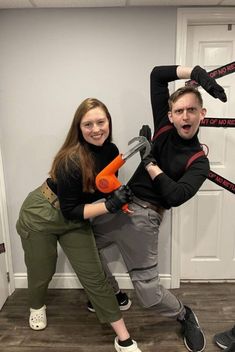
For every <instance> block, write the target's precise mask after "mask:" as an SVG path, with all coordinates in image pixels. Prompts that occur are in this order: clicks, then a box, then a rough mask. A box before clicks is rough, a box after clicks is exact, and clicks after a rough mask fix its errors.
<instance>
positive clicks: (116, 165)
mask: <svg viewBox="0 0 235 352" xmlns="http://www.w3.org/2000/svg"><path fill="white" fill-rule="evenodd" d="M136 141H137V144H136V145H135V146H134V147H132V148H131V149H130V150H129V151H128V152H126V153H125V154H119V155H118V156H117V157H116V158H115V159H114V160H113V161H111V163H110V164H108V165H107V166H106V167H105V168H104V169H103V170H102V171H101V172H100V173H99V174H98V175H97V176H96V180H95V183H96V187H97V188H98V190H99V191H101V192H103V193H111V192H113V191H115V189H117V188H119V187H120V186H121V182H120V181H119V180H118V178H117V177H116V175H115V174H116V172H117V171H118V170H119V169H120V167H122V165H123V164H124V163H125V162H126V160H127V159H129V158H130V157H132V156H133V155H134V154H135V153H137V152H138V151H140V150H144V149H145V152H144V156H143V157H145V156H147V155H148V154H149V153H150V150H151V147H150V143H149V141H148V140H147V138H146V137H144V136H139V137H134V138H132V139H131V140H130V141H129V142H128V145H130V144H132V143H134V142H136ZM123 210H124V211H128V208H127V205H124V206H123Z"/></svg>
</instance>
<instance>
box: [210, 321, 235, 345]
mask: <svg viewBox="0 0 235 352" xmlns="http://www.w3.org/2000/svg"><path fill="white" fill-rule="evenodd" d="M214 342H215V343H216V344H217V345H218V346H219V347H221V348H227V347H230V345H231V344H232V343H233V342H234V343H235V325H234V327H233V328H232V329H231V330H227V331H224V332H221V333H219V334H216V335H215V336H214Z"/></svg>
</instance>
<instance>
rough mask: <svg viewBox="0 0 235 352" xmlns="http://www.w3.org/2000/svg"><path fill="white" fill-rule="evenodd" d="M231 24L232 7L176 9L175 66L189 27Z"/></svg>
mask: <svg viewBox="0 0 235 352" xmlns="http://www.w3.org/2000/svg"><path fill="white" fill-rule="evenodd" d="M193 24H195V25H196V24H198V25H207V24H233V25H235V8H234V7H210V8H209V7H203V8H179V9H177V37H176V64H177V65H186V50H187V29H188V26H189V25H193ZM225 64H226V63H225ZM180 216H181V213H180V207H179V208H173V210H172V244H171V288H179V287H180V276H181V268H180V262H181V237H180Z"/></svg>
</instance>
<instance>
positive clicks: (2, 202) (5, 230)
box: [0, 149, 15, 296]
mask: <svg viewBox="0 0 235 352" xmlns="http://www.w3.org/2000/svg"><path fill="white" fill-rule="evenodd" d="M0 211H1V217H0V226H1V230H2V235H3V241H4V244H5V250H6V252H5V262H6V269H7V272H8V273H9V283H8V295H9V296H10V295H11V294H12V293H13V292H14V290H15V283H14V274H13V265H12V255H11V243H10V232H9V220H8V214H7V200H6V188H5V181H4V172H3V162H2V152H1V149H0Z"/></svg>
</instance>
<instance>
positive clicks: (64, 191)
mask: <svg viewBox="0 0 235 352" xmlns="http://www.w3.org/2000/svg"><path fill="white" fill-rule="evenodd" d="M87 145H88V146H89V149H90V151H91V153H92V156H93V158H94V161H95V171H96V175H97V174H98V173H99V172H100V171H101V170H103V169H104V168H105V166H107V165H108V164H109V163H110V162H111V161H112V160H113V159H114V158H115V157H116V156H117V155H118V154H119V152H118V148H117V146H116V145H115V144H113V143H110V142H105V143H104V144H103V146H95V145H92V144H88V143H87ZM47 184H48V186H49V187H50V188H51V189H52V191H53V192H54V193H55V194H56V195H57V196H58V199H59V202H60V209H61V211H62V214H63V216H64V217H65V218H66V219H68V220H82V219H84V215H83V212H84V206H85V204H89V203H93V202H95V201H97V200H99V199H101V198H106V197H107V196H108V194H107V193H106V194H104V193H102V192H100V191H99V190H98V189H95V192H94V193H88V192H87V193H86V192H83V190H82V175H81V171H80V169H76V170H74V169H73V170H71V172H70V173H67V174H66V178H65V177H64V176H63V175H62V174H61V173H60V172H58V175H57V183H54V182H53V181H52V179H51V178H48V179H47Z"/></svg>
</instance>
